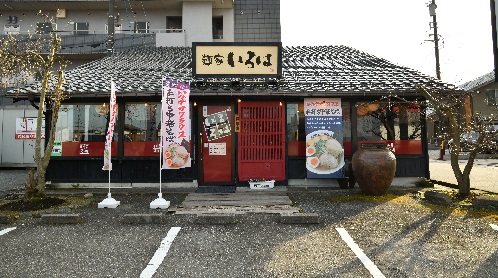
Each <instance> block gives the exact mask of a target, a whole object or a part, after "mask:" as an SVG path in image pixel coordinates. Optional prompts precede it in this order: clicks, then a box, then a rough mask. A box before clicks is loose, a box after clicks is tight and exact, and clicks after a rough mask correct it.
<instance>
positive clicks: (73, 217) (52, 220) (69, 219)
mask: <svg viewBox="0 0 498 278" xmlns="http://www.w3.org/2000/svg"><path fill="white" fill-rule="evenodd" d="M41 223H43V224H78V223H81V217H80V215H79V214H42V216H41Z"/></svg>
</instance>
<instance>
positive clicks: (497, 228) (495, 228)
mask: <svg viewBox="0 0 498 278" xmlns="http://www.w3.org/2000/svg"><path fill="white" fill-rule="evenodd" d="M489 226H491V228H493V230H497V231H498V225H495V224H489Z"/></svg>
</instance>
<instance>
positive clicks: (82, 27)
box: [73, 22, 89, 35]
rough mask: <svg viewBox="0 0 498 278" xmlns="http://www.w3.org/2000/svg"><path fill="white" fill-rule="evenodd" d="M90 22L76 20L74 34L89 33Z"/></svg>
mask: <svg viewBox="0 0 498 278" xmlns="http://www.w3.org/2000/svg"><path fill="white" fill-rule="evenodd" d="M88 26H89V23H88V22H75V23H74V32H73V34H74V35H88Z"/></svg>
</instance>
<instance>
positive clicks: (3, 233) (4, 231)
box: [0, 227, 16, 236]
mask: <svg viewBox="0 0 498 278" xmlns="http://www.w3.org/2000/svg"><path fill="white" fill-rule="evenodd" d="M15 229H16V227H13V228H7V229H3V230H1V231H0V236H2V235H5V234H6V233H8V232H10V231H13V230H15Z"/></svg>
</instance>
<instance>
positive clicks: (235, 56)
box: [192, 42, 282, 77]
mask: <svg viewBox="0 0 498 278" xmlns="http://www.w3.org/2000/svg"><path fill="white" fill-rule="evenodd" d="M192 56H193V57H192V60H193V62H194V63H193V64H194V66H193V69H192V70H193V75H194V76H196V77H237V76H238V75H240V76H254V77H256V76H261V77H277V76H278V75H281V74H282V65H281V57H282V44H281V43H253V44H251V43H204V42H203V43H200V42H194V43H192Z"/></svg>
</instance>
